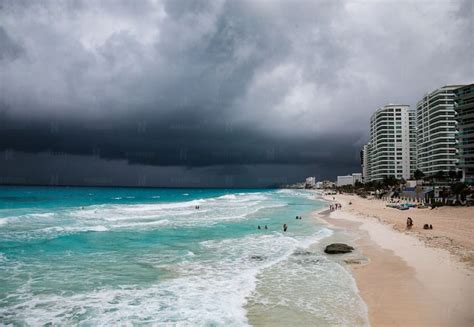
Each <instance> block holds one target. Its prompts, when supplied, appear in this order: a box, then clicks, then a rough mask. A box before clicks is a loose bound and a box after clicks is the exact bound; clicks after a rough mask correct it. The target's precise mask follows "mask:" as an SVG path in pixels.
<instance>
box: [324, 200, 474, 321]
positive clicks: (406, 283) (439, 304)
mask: <svg viewBox="0 0 474 327" xmlns="http://www.w3.org/2000/svg"><path fill="white" fill-rule="evenodd" d="M326 199H327V200H332V196H330V197H327V198H326ZM335 200H336V202H339V203H341V204H342V210H337V211H333V212H331V213H330V214H328V215H321V214H320V215H319V216H320V217H322V218H323V219H324V220H326V221H327V222H328V223H329V224H331V225H332V226H333V227H336V228H341V229H345V230H349V231H350V232H352V233H353V234H355V235H356V236H357V240H356V241H355V244H354V245H355V246H356V247H357V250H358V251H359V252H360V253H361V254H362V255H363V256H366V257H367V258H368V264H366V263H360V264H357V263H355V264H350V265H349V269H351V270H352V271H353V274H354V277H355V279H356V282H357V286H358V288H359V291H360V294H361V296H362V298H363V299H364V301H365V302H366V303H367V305H368V308H369V320H370V323H371V325H372V326H473V325H474V312H473V310H472V309H473V307H474V261H473V258H474V256H473V253H474V238H473V236H474V235H472V233H473V231H474V228H473V227H474V208H449V207H446V208H438V209H434V210H430V209H410V210H408V211H400V210H397V209H393V208H386V207H385V202H384V201H382V200H367V199H362V198H360V197H357V196H352V195H336V196H335ZM349 202H351V203H352V204H351V205H349ZM407 217H412V218H413V220H414V223H415V226H414V228H413V229H412V230H410V231H405V222H406V218H407ZM425 223H428V224H432V225H433V227H434V229H433V230H423V228H422V227H423V224H425ZM348 256H349V258H350V256H351V255H348ZM355 262H357V260H355Z"/></svg>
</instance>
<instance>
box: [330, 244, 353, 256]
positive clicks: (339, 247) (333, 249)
mask: <svg viewBox="0 0 474 327" xmlns="http://www.w3.org/2000/svg"><path fill="white" fill-rule="evenodd" d="M352 250H354V248H353V247H352V246H349V245H347V244H344V243H333V244H329V245H328V246H326V248H325V249H324V252H326V253H327V254H339V253H349V252H352Z"/></svg>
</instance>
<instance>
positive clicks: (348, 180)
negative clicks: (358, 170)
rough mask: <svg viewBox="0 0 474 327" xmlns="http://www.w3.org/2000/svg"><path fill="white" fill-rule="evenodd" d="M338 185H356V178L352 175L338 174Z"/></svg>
mask: <svg viewBox="0 0 474 327" xmlns="http://www.w3.org/2000/svg"><path fill="white" fill-rule="evenodd" d="M336 185H337V186H338V187H339V186H344V185H354V179H353V178H352V175H344V176H337V182H336Z"/></svg>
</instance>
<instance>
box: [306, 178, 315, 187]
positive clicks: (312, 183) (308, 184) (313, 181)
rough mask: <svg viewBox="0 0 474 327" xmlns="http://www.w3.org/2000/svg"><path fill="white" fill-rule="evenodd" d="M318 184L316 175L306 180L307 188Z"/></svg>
mask: <svg viewBox="0 0 474 327" xmlns="http://www.w3.org/2000/svg"><path fill="white" fill-rule="evenodd" d="M315 186H316V177H307V178H306V181H305V187H306V188H313V187H315Z"/></svg>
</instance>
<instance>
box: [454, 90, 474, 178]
mask: <svg viewBox="0 0 474 327" xmlns="http://www.w3.org/2000/svg"><path fill="white" fill-rule="evenodd" d="M454 110H455V112H456V121H457V130H458V135H457V138H458V149H459V152H458V158H459V162H458V168H460V169H461V170H462V173H463V174H462V175H463V181H465V182H468V183H471V184H472V183H474V84H470V85H466V86H463V87H460V88H457V89H456V90H454Z"/></svg>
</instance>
